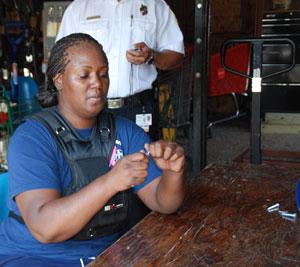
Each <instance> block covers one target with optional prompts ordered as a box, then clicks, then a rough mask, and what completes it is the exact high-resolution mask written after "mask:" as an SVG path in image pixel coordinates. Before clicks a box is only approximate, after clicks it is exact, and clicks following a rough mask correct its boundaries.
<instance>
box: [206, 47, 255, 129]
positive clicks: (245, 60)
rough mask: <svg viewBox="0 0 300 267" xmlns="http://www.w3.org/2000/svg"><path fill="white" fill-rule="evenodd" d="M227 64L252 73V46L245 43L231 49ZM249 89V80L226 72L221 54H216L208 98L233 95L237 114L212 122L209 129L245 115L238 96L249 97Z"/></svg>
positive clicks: (212, 63)
mask: <svg viewBox="0 0 300 267" xmlns="http://www.w3.org/2000/svg"><path fill="white" fill-rule="evenodd" d="M225 62H226V65H228V66H230V67H231V68H233V69H236V70H239V71H240V72H242V73H245V74H248V73H249V71H250V45H249V44H245V43H243V44H237V45H234V46H232V47H229V48H228V49H227V50H226V55H225ZM247 89H248V79H247V78H245V77H241V76H238V75H235V74H232V73H230V72H228V71H226V70H224V68H223V67H222V65H221V53H216V54H214V55H213V56H212V57H211V61H210V73H209V90H208V97H214V96H224V95H231V96H232V98H233V103H234V108H235V113H234V114H231V115H229V116H226V117H223V118H220V119H217V120H215V121H210V122H209V123H208V126H207V127H208V128H210V127H212V126H213V125H216V124H218V123H222V122H225V121H229V120H232V119H235V118H238V117H240V116H243V115H245V113H241V112H240V106H239V102H238V99H237V95H238V94H239V95H242V96H247Z"/></svg>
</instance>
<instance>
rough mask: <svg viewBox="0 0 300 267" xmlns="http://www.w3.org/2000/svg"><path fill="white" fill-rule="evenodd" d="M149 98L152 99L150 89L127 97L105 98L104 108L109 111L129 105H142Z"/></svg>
mask: <svg viewBox="0 0 300 267" xmlns="http://www.w3.org/2000/svg"><path fill="white" fill-rule="evenodd" d="M149 98H153V90H152V89H147V90H144V91H142V92H140V93H137V94H135V95H131V96H128V97H116V98H107V101H106V106H107V108H109V109H116V108H122V107H124V106H125V105H127V104H129V103H143V102H144V101H146V100H147V99H149Z"/></svg>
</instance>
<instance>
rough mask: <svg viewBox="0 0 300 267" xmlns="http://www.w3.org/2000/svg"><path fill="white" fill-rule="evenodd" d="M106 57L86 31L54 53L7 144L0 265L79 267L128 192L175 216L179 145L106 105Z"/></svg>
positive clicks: (110, 231) (101, 241)
mask: <svg viewBox="0 0 300 267" xmlns="http://www.w3.org/2000/svg"><path fill="white" fill-rule="evenodd" d="M108 86H109V77H108V61H107V58H106V55H105V54H104V52H103V49H102V46H101V45H100V44H99V43H98V42H97V41H95V40H94V39H93V38H92V37H90V36H89V35H87V34H81V33H77V34H71V35H69V36H66V37H64V38H62V39H61V40H59V41H58V42H57V43H56V44H55V45H54V47H53V49H52V51H51V56H50V59H49V64H48V69H47V85H46V87H45V88H44V89H41V91H40V92H39V94H38V99H39V101H40V103H41V105H42V106H43V107H46V108H45V109H44V110H43V111H41V112H40V113H37V114H34V115H33V116H32V117H31V118H29V119H28V120H27V121H26V122H25V123H24V124H22V125H20V126H19V127H18V129H17V130H16V132H15V133H14V135H13V137H12V138H11V140H10V145H9V150H8V165H9V176H10V193H9V196H10V199H9V208H10V215H9V217H8V218H7V219H5V220H4V221H3V223H2V224H1V225H0V266H9V267H11V266H30V267H34V266H43V267H46V266H53V267H54V266H64V267H66V266H72V267H74V266H83V265H84V264H87V263H88V262H90V261H91V260H92V259H94V258H95V257H96V256H97V255H98V254H100V253H101V252H102V251H103V250H104V249H106V248H107V247H108V246H109V245H111V244H112V243H113V242H114V241H115V240H116V239H117V238H118V237H119V235H120V233H121V232H122V229H123V227H124V226H125V225H126V221H127V220H128V218H129V216H130V199H131V198H130V196H131V194H133V193H134V194H137V195H138V197H139V198H140V199H141V200H142V201H143V202H144V203H145V205H147V207H149V208H150V209H151V210H154V211H158V212H161V213H173V212H175V211H176V210H177V209H178V208H179V206H180V205H181V203H182V201H183V198H184V166H185V157H184V151H183V149H182V147H180V146H179V145H177V144H176V143H173V142H168V141H162V140H159V141H157V142H154V143H151V142H150V140H149V137H148V136H147V134H145V132H144V131H143V130H142V129H141V128H139V127H138V126H136V125H135V124H134V123H132V122H131V121H129V120H127V119H124V118H121V117H114V116H113V115H111V114H110V113H108V112H107V111H106V110H105V102H106V95H107V91H108Z"/></svg>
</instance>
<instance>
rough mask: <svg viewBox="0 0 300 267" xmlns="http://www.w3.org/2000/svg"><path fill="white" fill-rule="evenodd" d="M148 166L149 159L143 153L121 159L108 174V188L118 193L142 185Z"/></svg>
mask: <svg viewBox="0 0 300 267" xmlns="http://www.w3.org/2000/svg"><path fill="white" fill-rule="evenodd" d="M148 164H149V159H148V157H147V156H146V155H145V153H143V152H137V153H134V154H131V155H128V156H125V157H123V158H122V159H120V160H118V161H117V163H116V165H115V166H114V167H113V168H112V169H111V171H110V172H109V183H110V186H112V188H113V189H114V190H115V191H116V192H119V191H124V190H126V189H129V188H130V187H133V186H135V185H138V184H141V183H143V182H144V180H145V178H146V177H147V175H148V172H147V168H148Z"/></svg>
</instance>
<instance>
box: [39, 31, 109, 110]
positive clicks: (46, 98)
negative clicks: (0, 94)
mask: <svg viewBox="0 0 300 267" xmlns="http://www.w3.org/2000/svg"><path fill="white" fill-rule="evenodd" d="M82 42H89V43H92V44H94V45H95V46H96V47H98V48H99V51H100V52H101V53H102V55H103V57H104V58H105V60H106V62H108V61H107V57H106V54H105V53H104V51H103V47H102V45H101V44H99V43H98V42H97V41H96V40H95V39H94V38H93V37H92V36H90V35H88V34H85V33H72V34H70V35H67V36H65V37H63V38H61V39H60V40H58V41H57V42H56V43H55V44H54V46H53V47H52V49H51V53H50V57H49V60H48V66H47V71H46V82H45V86H44V87H41V88H40V89H39V92H38V93H37V99H38V101H39V103H40V105H41V106H42V107H51V106H54V105H57V104H58V90H57V88H56V87H55V85H54V81H53V79H54V77H55V76H56V75H57V74H59V73H61V74H63V73H64V71H65V69H66V66H67V64H68V61H67V59H68V53H67V50H68V49H69V48H70V47H74V46H76V45H78V44H79V43H82Z"/></svg>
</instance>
